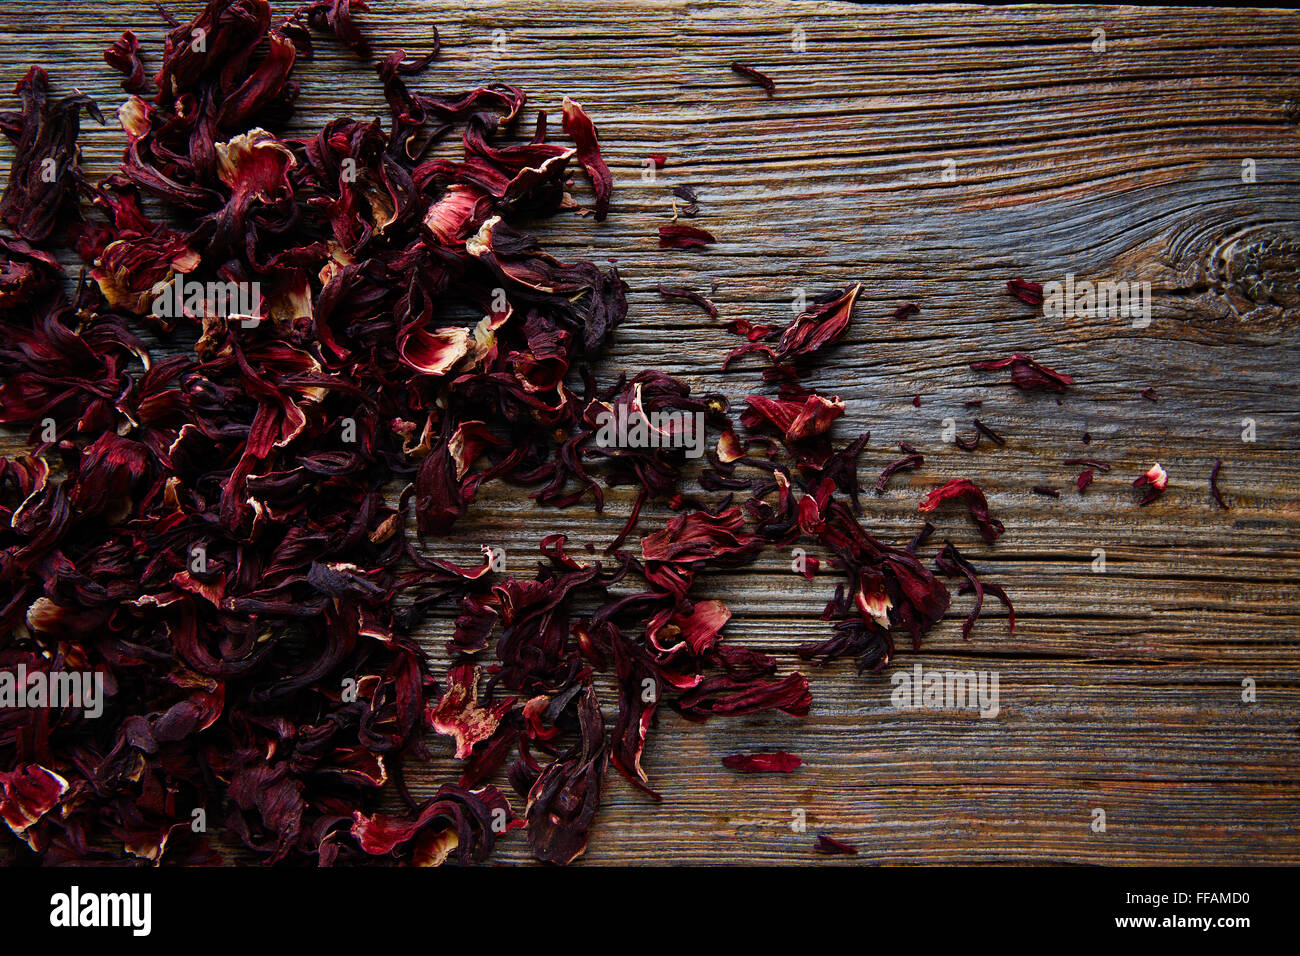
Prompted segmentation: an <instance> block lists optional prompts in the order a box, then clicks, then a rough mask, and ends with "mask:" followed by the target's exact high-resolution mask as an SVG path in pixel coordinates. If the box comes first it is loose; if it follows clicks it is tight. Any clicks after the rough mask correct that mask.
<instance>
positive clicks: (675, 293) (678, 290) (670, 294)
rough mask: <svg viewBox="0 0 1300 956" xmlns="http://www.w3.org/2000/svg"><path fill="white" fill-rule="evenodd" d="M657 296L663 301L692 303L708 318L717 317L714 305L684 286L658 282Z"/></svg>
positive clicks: (698, 293)
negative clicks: (677, 300) (671, 300)
mask: <svg viewBox="0 0 1300 956" xmlns="http://www.w3.org/2000/svg"><path fill="white" fill-rule="evenodd" d="M659 294H660V295H661V296H663V297H664V298H665V299H684V300H685V301H687V302H692V303H694V304H695V305H698V306H699V307H700V308H701V309H703V310H704V311H705V313H707V314H708V316H709V318H711V319H716V318H717V317H718V307H717V306H716V305H714V304H713V303H712V302H710V301H709V299H708V298H707V297H706V296H705V295H703V294H702V293H700V292H695V291H693V290H691V289H688V288H686V287H685V286H679V285H664V284H663V283H662V282H660V283H659Z"/></svg>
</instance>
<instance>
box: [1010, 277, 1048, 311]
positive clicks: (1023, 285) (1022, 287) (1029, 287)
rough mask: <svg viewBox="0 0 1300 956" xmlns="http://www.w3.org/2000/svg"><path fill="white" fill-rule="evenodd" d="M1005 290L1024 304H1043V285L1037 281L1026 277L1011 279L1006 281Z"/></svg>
mask: <svg viewBox="0 0 1300 956" xmlns="http://www.w3.org/2000/svg"><path fill="white" fill-rule="evenodd" d="M1007 291H1008V292H1010V293H1011V294H1012V295H1014V296H1015V297H1016V298H1017V299H1019V300H1020V301H1021V302H1023V303H1025V305H1042V304H1043V287H1042V285H1041V284H1039V283H1037V282H1030V281H1029V280H1028V279H1012V280H1011V281H1010V282H1008V283H1007Z"/></svg>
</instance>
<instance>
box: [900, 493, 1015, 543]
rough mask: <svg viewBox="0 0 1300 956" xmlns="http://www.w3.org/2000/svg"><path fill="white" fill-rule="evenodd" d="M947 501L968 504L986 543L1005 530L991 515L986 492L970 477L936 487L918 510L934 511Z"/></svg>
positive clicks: (923, 511) (923, 512)
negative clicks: (985, 495)
mask: <svg viewBox="0 0 1300 956" xmlns="http://www.w3.org/2000/svg"><path fill="white" fill-rule="evenodd" d="M945 501H960V502H962V503H963V504H965V505H966V508H967V510H968V511H969V512H970V516H971V518H972V519H973V520H974V521H975V524H976V525H978V527H979V531H980V537H981V538H983V539H984V543H985V544H992V543H993V542H994V541H996V540H997V539H998V536H999V535H1001V534H1002V532H1003V531H1004V530H1005V529H1004V528H1003V526H1002V522H1001V521H998V520H997V519H996V518H993V517H990V516H989V503H988V500H987V499H986V498H985V497H984V492H983V491H981V490H980V489H979V486H978V485H976V484H975V483H974V482H973V481H971V480H970V479H969V478H953V479H952V480H951V481H948V482H945V483H944V484H943V485H941V486H939V487H938V488H935V489H934V490H933V491H931V492H930V493H929V494H927V495H926V496H925V498H924V499H922V501H921V504H920V505H919V506H918V507H917V510H918V511H920V512H921V513H922V514H925V513H927V512H931V511H934V510H935V509H936V508H938V507H939V506H940V505H941V504H943V503H944V502H945Z"/></svg>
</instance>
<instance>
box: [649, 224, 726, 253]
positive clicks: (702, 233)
mask: <svg viewBox="0 0 1300 956" xmlns="http://www.w3.org/2000/svg"><path fill="white" fill-rule="evenodd" d="M717 241H718V240H717V239H714V238H713V233H711V232H709V231H708V230H705V229H696V228H695V227H694V226H684V225H677V224H674V225H670V226H660V227H659V248H660V249H703V248H704V247H705V246H711V245H713V244H714V243H715V242H717Z"/></svg>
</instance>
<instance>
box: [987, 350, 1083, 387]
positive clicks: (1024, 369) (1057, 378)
mask: <svg viewBox="0 0 1300 956" xmlns="http://www.w3.org/2000/svg"><path fill="white" fill-rule="evenodd" d="M1007 366H1011V383H1012V384H1013V385H1015V386H1016V388H1019V389H1022V390H1024V391H1035V390H1048V391H1054V392H1064V391H1065V390H1066V388H1068V387H1069V386H1070V385H1073V384H1074V379H1073V378H1071V377H1070V376H1069V375H1066V374H1064V373H1063V372H1058V371H1056V370H1055V369H1052V368H1048V367H1047V366H1046V365H1043V364H1042V363H1040V362H1036V361H1034V360H1033V359H1032V358H1030V357H1029V356H1028V355H1023V354H1021V353H1020V352H1017V353H1016V354H1014V355H1012V356H1011V357H1010V358H1005V359H996V360H990V361H985V362H971V365H970V367H971V368H972V369H974V370H975V371H992V370H994V369H1000V368H1006V367H1007Z"/></svg>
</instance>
